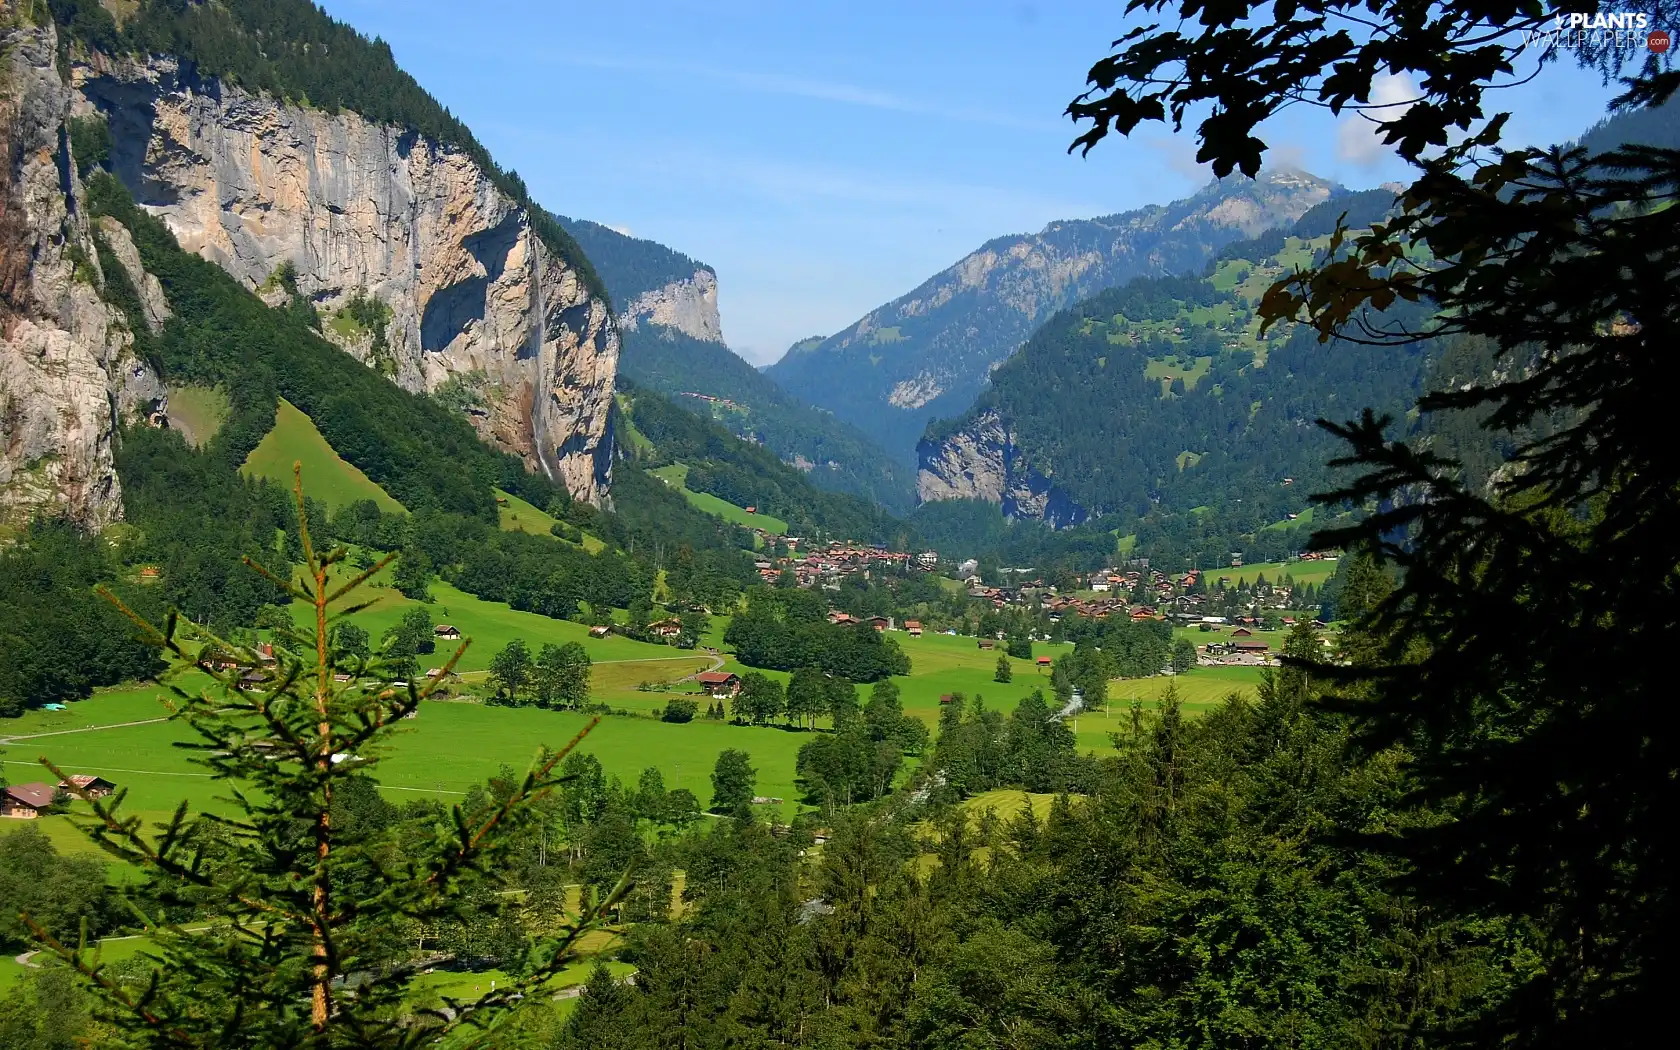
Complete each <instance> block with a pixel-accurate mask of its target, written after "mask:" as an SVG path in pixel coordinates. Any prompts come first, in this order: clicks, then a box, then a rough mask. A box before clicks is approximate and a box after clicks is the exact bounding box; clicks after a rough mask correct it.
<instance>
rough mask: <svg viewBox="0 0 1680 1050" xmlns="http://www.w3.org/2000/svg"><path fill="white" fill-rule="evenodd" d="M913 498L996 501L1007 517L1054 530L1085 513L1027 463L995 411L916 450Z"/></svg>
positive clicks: (1053, 483)
mask: <svg viewBox="0 0 1680 1050" xmlns="http://www.w3.org/2000/svg"><path fill="white" fill-rule="evenodd" d="M917 460H918V464H917V471H916V497H917V499H919V500H920V501H921V502H923V503H932V502H934V501H936V500H947V499H971V500H981V501H983V502H986V503H996V504H998V505H1000V507H1001V508H1002V510H1003V513H1004V514H1006V515H1008V516H1009V517H1012V518H1031V519H1033V520H1036V521H1044V522H1047V523H1049V524H1051V525H1053V526H1056V527H1057V528H1060V527H1062V526H1065V525H1076V524H1078V523H1079V522H1081V521H1084V520H1085V519H1086V517H1088V515H1087V513H1086V511H1085V509H1084V508H1082V507H1080V506H1079V505H1078V504H1077V503H1075V502H1074V501H1073V500H1072V499H1070V498H1068V496H1067V494H1066V493H1065V492H1063V491H1062V490H1060V489H1059V488H1057V487H1056V484H1055V482H1054V480H1053V479H1051V478H1047V477H1045V476H1044V475H1043V474H1042V473H1040V472H1039V471H1038V470H1036V469H1035V468H1033V467H1032V466H1031V465H1029V464H1028V463H1027V461H1026V457H1025V456H1023V455H1022V454H1021V451H1020V449H1019V447H1018V446H1017V445H1016V443H1015V433H1014V430H1013V428H1012V427H1010V426H1009V425H1007V424H1006V423H1005V422H1004V420H1003V419H1002V418H1001V417H1000V416H999V415H998V414H997V413H996V412H995V411H990V410H988V411H984V412H980V413H978V414H976V415H975V416H974V417H973V418H972V419H969V420H968V421H966V423H965V424H964V425H963V426H962V427H961V429H958V430H956V431H953V432H952V433H950V434H946V435H944V436H943V437H941V438H939V439H938V440H925V439H924V440H923V441H922V442H921V444H920V445H919V446H918V448H917Z"/></svg>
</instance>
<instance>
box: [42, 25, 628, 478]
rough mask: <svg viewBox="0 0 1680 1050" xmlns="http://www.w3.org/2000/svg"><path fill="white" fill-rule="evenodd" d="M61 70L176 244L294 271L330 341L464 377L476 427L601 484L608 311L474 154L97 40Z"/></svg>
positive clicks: (565, 472) (612, 330)
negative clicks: (358, 306)
mask: <svg viewBox="0 0 1680 1050" xmlns="http://www.w3.org/2000/svg"><path fill="white" fill-rule="evenodd" d="M72 81H73V84H74V87H75V89H76V106H77V110H78V112H79V113H91V112H94V111H97V112H99V113H101V114H103V115H104V116H105V117H106V119H107V121H108V123H109V125H110V129H111V134H112V147H111V156H110V166H111V168H112V169H113V171H114V172H115V173H116V175H117V176H118V177H119V178H121V179H122V181H123V182H124V183H125V184H126V185H127V186H128V188H129V191H130V192H131V193H132V194H133V195H134V197H135V200H136V201H137V202H138V203H139V204H140V205H141V206H142V207H143V208H145V209H146V210H147V211H149V212H151V213H152V214H154V215H156V216H158V217H159V218H160V219H162V220H163V222H164V223H165V224H167V225H168V227H169V229H170V230H171V232H173V233H174V235H175V237H176V239H177V240H178V241H180V243H181V246H182V247H183V248H185V249H187V250H188V251H193V252H197V253H198V254H200V255H201V256H203V257H204V258H207V259H210V260H213V261H214V262H216V263H218V264H219V265H221V266H222V267H223V268H224V269H226V270H227V271H228V272H229V273H231V274H232V275H233V276H234V277H236V278H238V279H239V280H240V281H242V282H244V283H245V284H246V285H247V286H248V287H250V288H252V289H254V290H258V291H259V292H260V291H263V290H265V289H266V290H269V291H272V290H273V289H274V288H275V286H276V285H277V284H278V283H280V282H281V281H282V280H283V279H288V278H289V279H290V280H293V281H295V285H296V288H297V291H298V293H299V294H301V295H304V296H307V297H308V298H309V299H311V300H312V301H313V302H314V303H315V305H316V307H317V309H318V310H319V311H320V312H321V314H322V316H323V319H324V320H325V322H326V323H325V324H323V326H322V327H323V331H324V333H325V334H326V335H327V336H328V337H329V338H331V339H333V340H334V341H336V342H338V343H339V345H340V346H342V347H344V348H345V349H346V350H347V351H348V352H350V353H353V354H355V355H356V356H357V357H358V358H360V359H362V360H363V361H365V362H366V363H367V364H368V365H369V366H370V367H375V368H378V369H380V370H381V371H383V372H385V373H386V374H387V375H389V376H390V377H391V378H392V379H393V380H394V381H395V382H397V383H399V384H400V385H402V386H403V387H405V388H407V389H409V390H414V391H429V390H435V389H436V388H437V387H439V386H440V385H442V384H443V383H444V382H446V381H447V380H449V379H450V378H451V377H455V376H459V377H461V378H462V380H463V381H464V383H465V385H466V386H467V387H469V388H470V389H473V390H475V391H476V392H477V395H476V396H477V402H478V403H477V405H476V406H475V408H474V409H473V410H472V418H473V422H474V425H475V426H476V427H477V428H478V431H479V434H480V436H481V437H483V438H484V439H485V440H486V441H489V442H491V443H493V444H496V445H498V446H500V447H503V448H506V449H508V450H510V451H512V452H515V453H517V454H519V455H521V456H523V457H525V458H526V460H527V462H528V463H529V464H530V465H531V466H532V467H533V468H536V467H538V466H539V465H540V467H541V468H542V469H543V470H545V471H547V472H548V474H549V475H550V476H551V477H553V478H554V479H555V480H556V481H558V482H561V483H563V484H564V485H565V486H566V488H567V489H568V490H569V491H570V492H571V493H572V495H573V496H574V497H577V498H580V499H586V500H590V501H593V502H598V501H599V500H600V499H601V497H602V496H603V494H604V491H605V488H606V486H607V483H608V470H609V467H610V464H611V454H610V453H611V449H610V443H611V438H610V435H609V434H608V422H607V420H608V409H609V407H610V405H611V401H612V386H613V378H614V375H615V372H616V368H617V360H618V349H619V342H618V332H617V328H616V324H615V322H614V319H613V317H612V313H611V310H610V308H609V307H608V304H607V303H606V302H605V301H603V300H602V299H600V298H597V297H594V296H592V295H591V294H590V293H589V291H588V289H587V288H586V287H585V284H584V282H583V281H582V280H581V279H580V275H579V274H578V272H577V271H576V270H574V269H573V268H572V267H570V266H568V265H567V264H566V263H565V262H564V261H562V260H561V259H560V258H559V257H558V256H557V255H556V254H555V253H554V252H552V251H550V249H549V248H548V246H547V245H545V244H544V243H543V241H542V240H541V239H540V238H539V237H538V235H537V234H536V232H535V230H534V229H533V227H532V224H531V221H530V217H529V216H528V215H527V213H526V212H525V210H524V208H523V207H521V206H520V205H519V204H518V203H517V202H515V201H513V200H511V199H509V198H508V197H507V196H506V195H505V194H504V193H502V192H501V191H500V190H499V189H497V187H496V186H495V185H494V184H493V182H492V180H491V178H490V176H489V174H488V173H486V172H485V171H483V170H481V169H480V167H479V166H478V165H477V164H476V163H475V162H474V161H473V160H472V159H471V158H470V157H469V156H468V155H467V154H466V153H464V152H463V151H461V150H459V149H456V148H454V147H451V146H447V145H444V144H441V143H438V142H434V141H431V140H429V139H427V138H425V137H423V136H420V135H418V134H416V133H413V132H410V131H406V130H405V129H402V128H399V127H390V126H385V125H380V124H375V123H371V122H369V121H367V120H364V119H363V118H361V117H360V116H358V115H357V114H355V113H353V112H348V111H343V112H339V113H337V114H329V113H326V112H322V111H320V110H315V109H310V108H305V107H300V106H294V105H289V104H285V103H282V102H279V101H277V100H275V99H273V98H271V97H269V96H267V95H256V94H251V93H248V92H246V91H244V90H242V89H240V88H239V87H237V86H235V85H233V84H230V83H224V82H221V81H218V80H214V79H208V78H199V77H197V76H196V75H195V74H194V73H193V71H192V69H191V68H190V67H189V66H187V65H185V64H183V63H179V62H177V61H176V60H174V59H172V58H168V57H153V58H151V59H149V60H147V61H145V62H143V63H142V62H138V61H133V60H128V59H109V58H106V57H105V56H101V55H94V56H91V57H90V58H89V59H88V60H87V61H84V62H81V63H78V64H76V65H75V66H74V67H73V69H72ZM359 297H370V298H372V299H375V300H377V301H378V302H379V303H381V304H383V307H384V309H383V311H380V312H382V313H383V314H384V316H385V320H384V323H383V330H382V331H375V332H370V331H369V330H368V328H367V326H366V325H365V324H363V323H361V322H359V321H358V320H356V318H354V317H352V316H351V314H350V312H348V311H346V309H345V308H346V307H347V306H348V305H349V304H350V303H351V302H352V301H353V300H355V299H357V298H359ZM365 313H366V312H365V311H361V312H360V315H361V316H365Z"/></svg>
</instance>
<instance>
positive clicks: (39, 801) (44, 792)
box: [0, 782, 58, 820]
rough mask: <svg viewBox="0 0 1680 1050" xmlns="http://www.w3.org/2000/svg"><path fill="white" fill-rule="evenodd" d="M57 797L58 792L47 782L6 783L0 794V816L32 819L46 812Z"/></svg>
mask: <svg viewBox="0 0 1680 1050" xmlns="http://www.w3.org/2000/svg"><path fill="white" fill-rule="evenodd" d="M57 797H58V792H57V791H56V790H55V789H54V788H53V787H51V786H50V785H47V784H42V783H38V782H37V783H33V784H8V785H6V788H5V792H4V793H3V794H0V817H10V818H12V819H13V820H34V819H35V818H37V817H39V816H41V815H42V814H44V813H45V812H47V810H48V809H49V808H51V806H52V804H53V800H54V799H55V798H57Z"/></svg>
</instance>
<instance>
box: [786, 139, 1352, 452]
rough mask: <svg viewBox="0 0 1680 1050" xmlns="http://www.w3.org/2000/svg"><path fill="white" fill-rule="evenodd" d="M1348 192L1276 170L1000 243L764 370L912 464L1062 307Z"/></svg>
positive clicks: (1192, 261)
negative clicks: (927, 432)
mask: <svg viewBox="0 0 1680 1050" xmlns="http://www.w3.org/2000/svg"><path fill="white" fill-rule="evenodd" d="M1341 192H1345V191H1344V190H1343V189H1342V188H1341V187H1339V186H1336V185H1335V184H1333V183H1330V182H1328V181H1326V180H1323V179H1319V178H1317V177H1316V176H1313V175H1310V174H1308V173H1305V172H1299V171H1295V170H1293V169H1279V170H1268V171H1263V172H1262V173H1261V176H1260V178H1259V179H1256V180H1247V179H1240V178H1233V179H1227V180H1224V181H1223V182H1217V181H1216V182H1214V183H1212V184H1210V185H1209V186H1207V187H1204V188H1203V189H1202V190H1200V191H1198V192H1197V193H1196V194H1193V195H1191V196H1190V197H1187V198H1184V199H1182V200H1178V201H1174V202H1172V203H1169V204H1154V205H1149V206H1147V207H1144V208H1140V209H1135V210H1133V211H1128V212H1119V213H1114V214H1112V215H1105V216H1099V217H1097V218H1094V219H1067V220H1057V221H1055V222H1052V223H1048V224H1046V225H1045V226H1044V227H1043V228H1042V229H1041V230H1040V231H1039V232H1037V233H1033V234H1012V235H1005V236H1001V237H995V238H992V239H991V240H989V241H987V242H986V243H984V244H983V245H981V246H980V247H979V248H977V249H976V250H974V251H972V252H970V253H968V254H967V255H965V256H964V257H963V258H961V259H959V260H958V261H957V262H956V263H954V264H953V265H951V266H949V267H947V268H946V269H944V270H942V271H941V272H940V273H938V274H935V275H934V276H932V277H930V278H928V279H927V280H926V281H923V282H922V283H921V284H920V285H918V286H917V287H916V288H915V289H913V290H911V291H910V292H908V293H906V294H905V295H902V296H900V297H898V298H897V299H894V300H893V301H892V302H890V303H887V304H885V305H884V306H881V307H878V308H876V309H875V310H872V311H870V312H869V313H868V314H865V315H864V317H862V318H861V319H859V320H858V321H857V322H854V323H853V324H852V325H850V326H848V327H847V328H845V329H843V330H842V331H840V332H838V333H835V334H833V335H830V336H828V337H827V338H826V339H824V340H823V341H822V342H821V343H819V344H817V345H815V346H812V345H810V344H809V342H808V341H804V342H802V343H799V344H795V346H794V347H792V348H790V349H789V352H788V353H787V354H786V355H784V356H783V357H782V359H781V360H779V361H777V362H775V363H774V364H772V365H770V366H769V367H768V368H767V369H766V371H767V372H768V373H769V374H770V375H771V376H772V377H774V378H775V379H776V380H777V382H778V383H780V384H781V385H782V387H783V388H784V389H786V390H788V391H789V392H790V393H792V394H793V395H795V396H797V397H801V398H803V399H805V400H807V401H810V402H811V403H812V404H815V405H817V406H819V407H822V408H826V409H829V410H830V411H832V412H834V414H835V415H836V416H838V417H839V418H841V419H844V420H846V421H848V422H851V423H853V424H854V425H857V426H859V427H860V428H862V429H864V430H865V431H866V432H868V433H871V434H874V435H877V437H878V439H879V440H880V441H881V443H882V444H883V445H885V446H886V447H887V449H888V450H889V451H890V452H892V453H894V454H895V455H898V456H899V457H900V458H902V459H903V460H905V461H906V462H908V461H910V460H911V459H912V457H913V454H914V448H915V445H916V442H917V440H918V439H919V438H920V436H921V432H922V429H923V427H924V426H925V425H926V423H927V421H928V420H929V419H932V418H937V417H940V416H951V415H956V414H958V413H960V412H962V411H963V410H965V409H966V408H967V407H968V405H969V404H970V403H972V401H973V399H974V397H975V396H977V395H978V394H979V393H980V391H981V389H982V388H983V387H984V385H985V381H986V377H987V376H988V375H989V374H990V372H991V370H992V369H993V368H995V367H996V366H997V365H998V364H1000V363H1001V362H1002V361H1003V360H1004V359H1005V358H1006V357H1008V356H1009V354H1010V353H1012V352H1013V351H1014V350H1015V348H1016V347H1018V346H1019V345H1020V344H1021V343H1022V342H1023V341H1025V339H1026V338H1027V337H1028V336H1030V335H1031V334H1032V331H1033V329H1034V328H1036V327H1037V326H1038V324H1040V323H1042V321H1043V320H1044V319H1045V318H1047V317H1049V316H1050V315H1052V314H1053V313H1055V311H1056V310H1058V309H1061V308H1062V307H1064V306H1066V305H1068V304H1069V303H1071V302H1074V301H1076V300H1077V299H1079V298H1081V297H1083V296H1084V295H1088V294H1090V293H1092V292H1094V291H1097V290H1099V289H1100V288H1104V287H1109V286H1112V285H1115V284H1119V283H1123V282H1124V281H1125V280H1127V279H1129V278H1131V277H1133V276H1141V275H1146V274H1162V273H1177V272H1183V271H1187V270H1194V269H1197V268H1199V267H1200V266H1201V265H1202V264H1203V263H1205V262H1206V261H1207V258H1208V257H1209V256H1210V255H1211V254H1212V253H1213V252H1214V251H1216V250H1217V249H1218V248H1219V247H1221V246H1222V245H1224V244H1226V243H1229V242H1230V241H1234V240H1239V239H1241V238H1243V237H1245V236H1253V235H1254V234H1256V233H1258V232H1260V231H1261V230H1262V229H1265V228H1268V227H1270V226H1273V225H1277V224H1278V223H1280V222H1292V221H1294V220H1295V219H1297V218H1299V217H1300V215H1301V214H1302V213H1304V212H1305V211H1306V210H1307V209H1308V208H1310V207H1312V206H1313V205H1315V204H1318V203H1320V202H1321V201H1323V200H1326V199H1329V198H1330V197H1331V196H1332V195H1334V194H1337V193H1341Z"/></svg>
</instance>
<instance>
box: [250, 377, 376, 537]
mask: <svg viewBox="0 0 1680 1050" xmlns="http://www.w3.org/2000/svg"><path fill="white" fill-rule="evenodd" d="M294 462H297V463H302V464H303V483H304V491H306V492H308V493H309V496H310V498H312V499H318V500H320V501H321V502H322V503H324V504H326V505H327V507H328V508H329V509H330V510H338V509H339V508H340V507H344V506H348V505H349V504H351V503H354V502H356V501H357V500H363V499H371V500H373V501H374V502H375V503H376V504H378V505H379V509H380V510H383V511H392V512H400V511H401V510H402V509H403V505H402V504H401V503H398V502H397V501H396V500H394V499H392V498H391V496H390V494H388V493H387V492H386V491H385V490H384V489H382V488H380V487H379V486H378V485H376V484H374V482H373V481H372V480H371V479H370V478H369V477H368V476H367V475H366V474H363V473H362V472H361V471H360V470H358V469H357V468H356V467H354V466H352V465H351V464H349V463H346V462H345V461H344V460H342V459H340V458H339V456H338V453H337V452H334V451H333V447H332V446H331V445H329V444H328V443H327V439H326V438H324V437H322V436H321V432H320V431H319V430H316V429H315V423H314V421H313V420H311V419H310V418H309V417H308V416H306V415H304V414H303V412H302V411H300V410H299V409H298V408H297V406H295V405H293V404H292V403H291V402H290V401H287V400H285V399H284V398H282V399H281V400H280V407H279V410H278V411H277V412H276V413H275V416H274V429H273V430H270V431H269V432H268V433H267V434H266V435H264V436H263V439H262V440H261V441H260V442H258V443H257V447H256V448H254V449H252V450H251V454H250V456H248V457H247V458H246V460H245V466H244V467H243V468H241V469H242V470H243V472H244V473H246V474H250V475H252V476H255V477H259V478H267V479H269V480H270V481H275V482H279V483H280V484H281V485H284V486H286V487H287V488H290V487H291V484H292V464H293V463H294Z"/></svg>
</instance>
